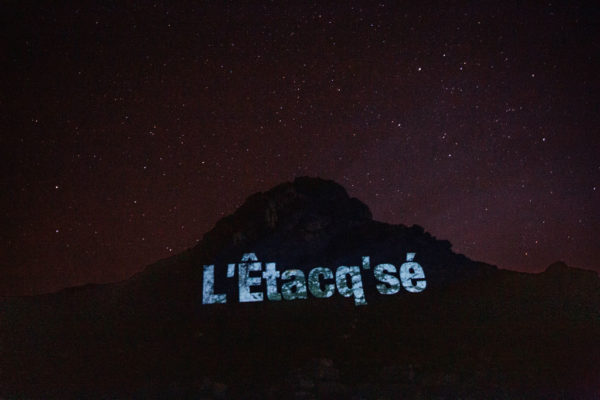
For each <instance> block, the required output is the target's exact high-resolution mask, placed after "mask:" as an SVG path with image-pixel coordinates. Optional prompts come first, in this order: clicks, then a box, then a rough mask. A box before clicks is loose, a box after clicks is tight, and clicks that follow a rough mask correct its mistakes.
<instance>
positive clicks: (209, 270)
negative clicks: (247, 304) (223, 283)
mask: <svg viewBox="0 0 600 400" xmlns="http://www.w3.org/2000/svg"><path fill="white" fill-rule="evenodd" d="M226 302H227V296H226V295H225V294H215V266H214V265H205V266H204V274H203V278H202V304H215V303H226Z"/></svg>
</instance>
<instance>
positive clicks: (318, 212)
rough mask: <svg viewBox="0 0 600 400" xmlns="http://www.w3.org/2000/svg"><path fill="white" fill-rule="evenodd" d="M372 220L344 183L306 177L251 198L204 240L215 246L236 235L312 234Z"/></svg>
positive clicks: (368, 212) (365, 207)
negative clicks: (278, 232) (289, 232)
mask: <svg viewBox="0 0 600 400" xmlns="http://www.w3.org/2000/svg"><path fill="white" fill-rule="evenodd" d="M371 220H372V215H371V211H370V210H369V208H368V207H367V206H366V205H365V204H364V203H362V202H361V201H360V200H358V199H356V198H353V197H350V196H349V195H348V193H347V192H346V189H344V187H343V186H341V185H340V184H338V183H336V182H334V181H332V180H326V179H321V178H313V177H305V176H304V177H298V178H296V179H295V180H294V181H293V182H286V183H282V184H279V185H277V186H275V187H274V188H272V189H270V190H268V191H267V192H259V193H256V194H253V195H251V196H250V197H248V198H247V199H246V201H245V202H244V204H242V206H240V207H239V208H238V209H237V210H236V211H235V212H234V213H233V214H232V215H229V216H227V217H225V218H223V219H221V220H220V221H219V222H217V224H216V225H215V227H214V229H212V230H211V231H210V232H208V233H207V234H206V235H205V236H204V241H208V242H209V243H210V242H212V243H215V242H222V241H223V240H227V238H232V239H233V240H234V241H236V240H237V239H236V235H244V239H247V238H248V237H260V236H261V235H265V234H268V233H270V232H273V231H291V230H303V231H309V232H310V231H317V230H321V229H326V228H327V227H333V226H340V225H344V226H348V225H358V224H361V223H364V222H368V221H371Z"/></svg>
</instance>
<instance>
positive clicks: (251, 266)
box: [238, 253, 263, 303]
mask: <svg viewBox="0 0 600 400" xmlns="http://www.w3.org/2000/svg"><path fill="white" fill-rule="evenodd" d="M242 261H258V259H257V258H256V254H254V253H246V254H244V255H243V256H242ZM261 270H262V268H261V266H260V263H259V262H252V263H248V262H241V263H239V264H238V279H239V286H238V287H239V297H240V303H248V302H254V301H263V294H262V293H260V292H252V291H251V290H250V288H251V287H252V286H260V283H261V281H262V278H260V277H254V276H252V277H251V276H250V272H259V271H261Z"/></svg>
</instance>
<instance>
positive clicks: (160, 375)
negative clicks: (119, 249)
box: [0, 177, 600, 399]
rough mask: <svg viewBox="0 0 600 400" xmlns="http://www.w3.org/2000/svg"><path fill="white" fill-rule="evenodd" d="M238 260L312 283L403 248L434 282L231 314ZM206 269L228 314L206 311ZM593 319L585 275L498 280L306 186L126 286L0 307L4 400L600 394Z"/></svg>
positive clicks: (249, 307)
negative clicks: (362, 301)
mask: <svg viewBox="0 0 600 400" xmlns="http://www.w3.org/2000/svg"><path fill="white" fill-rule="evenodd" d="M249 253H254V254H255V255H256V256H257V257H258V260H259V262H262V263H266V262H276V263H277V266H278V267H279V269H280V270H281V271H283V270H286V269H290V268H294V269H297V270H300V271H302V272H303V273H304V275H306V276H307V275H308V274H309V272H310V271H311V270H312V269H313V268H316V267H327V268H331V269H332V270H333V271H335V269H336V268H337V267H339V266H342V265H344V266H357V268H358V267H359V266H361V262H362V257H365V256H368V257H370V262H371V265H372V266H373V267H374V266H375V265H377V264H380V263H390V264H393V265H395V266H397V267H399V266H400V265H402V264H403V263H404V262H406V260H407V253H414V260H415V261H416V262H418V263H419V264H420V265H421V266H422V268H423V270H424V274H425V278H426V281H427V287H426V289H425V290H423V291H422V292H420V293H409V292H407V291H405V290H400V291H399V292H398V293H397V294H393V295H389V296H383V295H381V294H380V293H379V292H378V289H377V288H376V285H377V284H378V282H377V281H376V280H375V279H374V278H373V273H372V272H371V271H372V268H371V269H370V270H365V269H364V268H362V269H360V270H361V271H362V272H361V274H362V281H363V283H364V291H365V297H366V300H367V303H368V304H367V305H365V306H359V307H357V306H355V305H354V302H353V300H352V298H345V297H343V296H341V295H340V294H338V293H337V292H336V293H335V294H333V295H332V296H331V297H329V298H316V297H315V296H312V295H310V294H309V295H308V296H307V298H306V299H297V300H294V301H287V300H281V301H269V300H267V298H265V299H264V301H262V302H254V303H240V302H239V301H238V280H237V277H234V278H228V277H227V270H228V268H227V265H228V264H230V263H240V261H241V259H242V256H243V255H244V254H249ZM207 265H213V266H214V274H215V282H214V284H215V291H217V292H219V293H222V294H224V295H226V296H227V303H226V304H205V305H203V304H202V302H203V294H202V292H203V284H204V281H203V271H204V266H207ZM281 285H282V280H281V279H280V281H279V282H278V290H281V289H282V286H281ZM254 290H255V291H261V292H262V293H265V291H266V286H265V282H264V279H263V281H261V283H260V284H259V285H257V286H256V287H255V288H254ZM338 290H339V288H338ZM599 310H600V279H599V278H598V275H597V274H596V273H594V272H592V271H583V270H578V269H574V268H570V267H568V266H566V265H565V264H564V263H560V262H558V263H555V264H552V265H551V266H549V267H548V269H547V270H546V271H545V272H543V273H540V274H524V273H517V272H511V271H504V270H498V269H497V268H496V267H494V266H491V265H488V264H485V263H483V262H476V261H472V260H470V259H468V258H467V257H465V256H463V255H460V254H456V253H454V252H453V251H452V248H451V244H450V242H448V241H444V240H437V239H436V238H434V237H433V236H431V235H430V234H428V233H427V232H425V230H424V229H423V228H422V227H420V226H416V225H415V226H412V227H407V226H404V225H390V224H386V223H382V222H378V221H374V220H373V219H372V216H371V213H370V211H369V209H368V207H367V206H366V205H365V204H363V203H362V202H360V201H359V200H357V199H354V198H351V197H349V196H348V194H347V193H346V191H345V189H344V188H343V187H342V186H340V185H338V184H337V183H335V182H333V181H327V180H323V179H318V178H307V177H302V178H297V179H296V180H294V181H293V182H288V183H283V184H281V185H278V186H276V187H275V188H273V189H271V190H269V191H267V192H264V193H257V194H254V195H252V196H250V197H249V198H248V199H247V200H246V201H245V202H244V204H243V205H242V206H240V208H239V209H238V210H236V211H235V212H234V213H233V214H232V215H230V216H227V217H225V218H222V219H221V220H220V221H219V222H217V224H216V225H215V227H214V228H213V229H212V230H211V231H209V232H208V233H206V235H205V236H204V238H203V239H202V240H201V241H200V242H199V243H198V245H197V246H195V247H194V248H191V249H189V250H187V251H185V252H183V253H181V254H179V255H176V256H173V257H171V258H168V259H164V260H161V261H159V262H157V263H155V264H153V265H151V266H148V267H147V268H146V269H145V270H144V271H142V272H140V273H138V274H136V275H134V276H133V277H131V278H130V279H128V280H125V281H123V282H119V283H115V284H107V285H88V286H84V287H79V288H72V289H66V290H63V291H61V292H58V293H55V294H49V295H43V296H34V297H26V298H10V299H3V300H2V301H1V302H0V322H1V324H0V351H1V353H2V354H1V357H0V397H9V398H12V397H26V398H80V397H87V398H96V397H97V398H106V397H114V398H132V397H134V398H136V397H139V398H147V397H162V398H165V397H166V398H198V397H204V398H244V399H245V398H257V399H258V398H283V397H285V398H298V399H300V398H352V397H356V398H367V399H370V398H373V399H375V398H422V397H429V398H432V397H436V398H457V397H462V398H514V397H527V398H554V397H557V396H556V394H558V395H559V396H558V397H561V396H562V397H563V398H582V399H585V398H596V397H597V395H598V387H597V382H600V368H599V367H598V365H600V364H599V363H597V360H599V359H600V343H599V339H598V338H599V337H600V311H599Z"/></svg>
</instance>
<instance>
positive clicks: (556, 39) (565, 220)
mask: <svg viewBox="0 0 600 400" xmlns="http://www.w3.org/2000/svg"><path fill="white" fill-rule="evenodd" d="M1 7H2V15H4V16H5V20H6V21H7V22H6V24H4V26H3V30H4V33H5V37H7V38H8V45H9V46H8V49H7V51H6V56H5V63H4V64H5V71H4V74H3V75H4V79H3V84H2V86H3V90H2V93H3V95H4V96H2V100H1V104H2V106H3V109H4V112H3V118H2V120H3V122H4V130H3V134H2V135H1V139H0V140H1V144H2V146H1V148H2V157H1V159H2V167H3V168H2V171H3V174H2V176H3V179H2V187H3V190H2V192H1V193H2V196H1V197H0V198H1V202H2V203H1V204H2V210H3V214H2V216H3V221H2V228H3V229H2V235H3V240H2V248H1V249H0V282H1V284H0V295H21V294H33V293H41V292H47V291H54V290H58V289H60V288H63V287H68V286H73V285H79V284H84V283H88V282H108V281H118V280H121V279H124V278H126V277H128V276H130V275H131V274H133V273H135V272H137V271H139V270H141V269H143V268H144V267H145V266H146V265H148V264H151V263H153V262H155V261H157V260H159V259H161V258H165V257H169V256H171V255H173V254H176V253H178V252H181V251H183V250H184V249H186V248H189V247H192V246H194V245H195V244H196V243H197V241H198V240H200V239H201V238H202V236H203V234H204V233H206V232H207V231H209V230H210V229H211V228H212V227H213V226H214V224H215V223H216V222H217V221H218V220H219V219H220V218H221V217H223V216H225V215H227V214H230V213H231V212H233V211H234V210H235V209H236V208H237V207H238V206H240V205H241V204H242V202H243V201H244V199H245V198H247V197H248V196H250V195H251V194H253V193H255V192H257V191H266V190H268V189H270V188H271V187H273V186H275V185H277V184H279V183H281V182H284V181H290V180H293V179H294V178H295V177H297V176H305V175H308V176H318V177H322V178H325V179H333V180H335V181H336V182H338V183H340V184H342V185H343V186H344V187H346V189H347V190H348V192H349V194H350V195H351V196H354V197H357V198H359V199H360V200H361V201H363V202H364V203H365V204H367V205H368V206H369V208H370V209H371V211H372V212H373V216H374V219H376V220H380V221H384V222H388V223H393V224H399V223H402V224H405V225H412V224H418V225H421V226H423V227H424V228H425V230H426V231H428V232H430V233H431V234H433V235H434V236H436V237H438V238H439V239H447V240H449V241H450V242H451V243H452V244H453V249H454V251H456V252H459V253H463V254H465V255H466V256H468V257H469V258H472V259H475V260H481V261H485V262H488V263H490V264H494V265H497V266H499V267H501V268H508V269H514V270H518V271H525V272H538V271H541V270H544V269H545V268H546V267H547V266H548V265H549V264H550V263H552V262H555V261H557V260H562V261H565V262H566V263H567V264H568V265H571V266H575V267H581V268H586V269H593V270H595V271H600V242H599V240H598V232H599V231H600V157H599V154H600V135H599V134H598V126H599V122H600V121H599V119H600V118H599V113H598V88H599V85H598V71H599V70H600V65H599V64H600V63H599V62H598V61H599V60H598V57H599V56H598V48H597V44H598V31H597V29H596V27H595V25H596V21H597V20H598V11H597V10H596V9H593V8H591V7H590V8H586V6H585V5H584V3H580V2H567V1H564V2H552V3H550V4H544V5H538V4H529V5H527V4H526V5H522V4H520V3H518V4H517V3H510V2H508V3H507V2H492V3H489V2H486V3H485V4H484V3H481V4H479V3H477V2H475V3H473V2H459V3H456V4H453V5H452V6H449V5H436V4H434V3H427V4H425V3H422V2H419V3H418V5H416V3H415V5H405V6H402V7H399V6H394V5H393V4H392V3H389V4H388V3H387V2H375V3H370V2H369V3H367V2H360V3H359V2H347V4H344V5H335V6H334V5H306V6H304V5H303V6H289V5H282V4H280V5H278V4H271V3H269V4H266V5H263V6H258V5H257V6H248V5H227V6H218V5H211V4H210V3H207V4H202V5H200V4H198V3H188V2H179V3H177V5H173V6H166V5H165V4H163V3H158V2H157V3H154V4H149V6H147V7H142V6H138V5H135V4H120V3H119V4H112V5H104V6H101V5H85V6H81V5H79V4H78V3H77V2H69V1H68V2H61V3H60V4H56V3H43V4H38V3H31V4H29V3H22V2H8V3H5V4H3V5H2V6H1Z"/></svg>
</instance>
